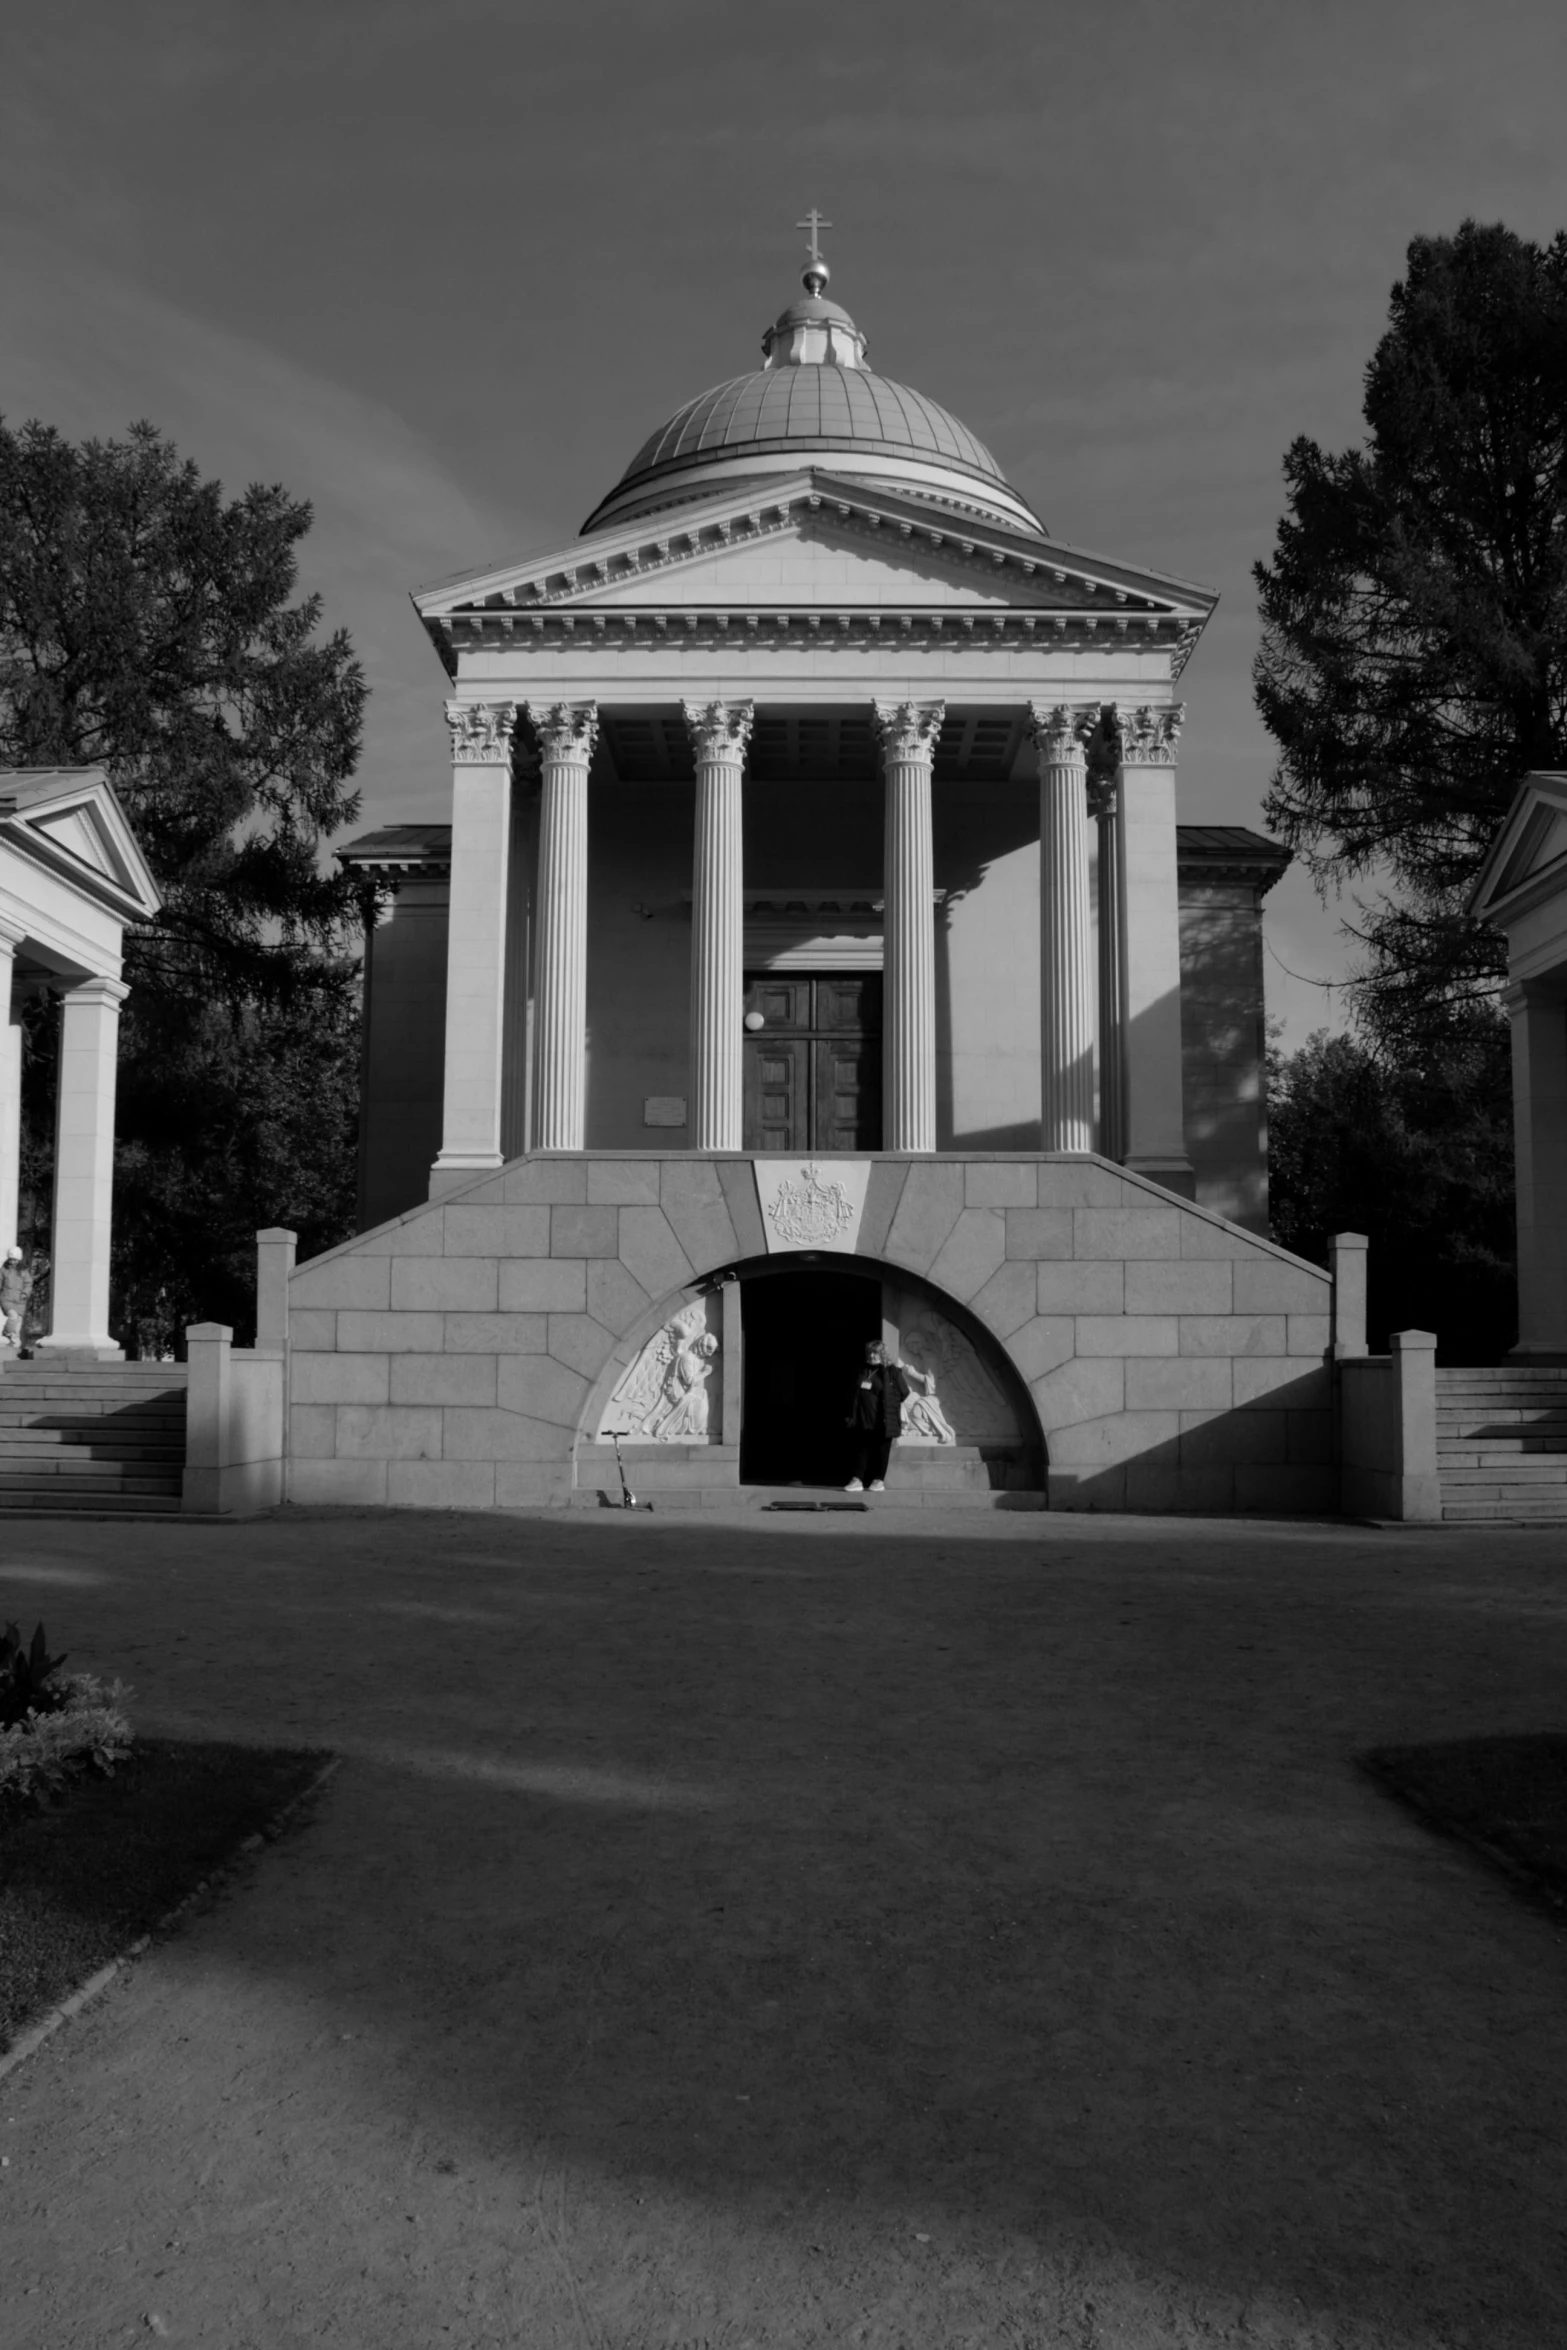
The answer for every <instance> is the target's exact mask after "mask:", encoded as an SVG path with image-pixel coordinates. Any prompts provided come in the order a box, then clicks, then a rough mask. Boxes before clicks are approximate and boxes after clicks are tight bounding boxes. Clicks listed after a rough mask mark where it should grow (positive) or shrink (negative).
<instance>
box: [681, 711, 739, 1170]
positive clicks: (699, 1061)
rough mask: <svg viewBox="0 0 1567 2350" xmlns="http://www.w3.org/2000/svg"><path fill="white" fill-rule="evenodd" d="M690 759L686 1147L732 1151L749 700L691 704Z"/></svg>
mask: <svg viewBox="0 0 1567 2350" xmlns="http://www.w3.org/2000/svg"><path fill="white" fill-rule="evenodd" d="M685 713H686V724H687V726H688V727H689V728H690V730H691V744H692V749H693V752H694V754H695V759H696V838H695V846H694V851H693V856H692V868H691V1109H690V1134H691V1143H692V1148H693V1149H695V1150H699V1151H737V1150H739V1148H740V1146H741V1142H742V1139H743V1125H744V1107H743V1092H744V1077H745V1062H744V1049H743V1048H744V1036H745V1032H744V1028H743V1026H742V1024H741V1022H742V1007H743V1000H744V994H745V970H744V959H745V927H744V926H745V909H744V900H743V896H742V884H743V879H744V862H743V851H742V822H743V813H744V790H745V753H746V745H747V743H748V742H749V741H750V739H751V720H752V716H753V712H752V707H751V704H750V703H749V702H687V704H686V706H685Z"/></svg>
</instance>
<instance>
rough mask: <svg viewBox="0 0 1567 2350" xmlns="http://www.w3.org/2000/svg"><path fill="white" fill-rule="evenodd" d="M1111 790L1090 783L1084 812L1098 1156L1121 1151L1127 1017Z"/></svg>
mask: <svg viewBox="0 0 1567 2350" xmlns="http://www.w3.org/2000/svg"><path fill="white" fill-rule="evenodd" d="M1116 797H1117V794H1116V788H1115V784H1114V781H1113V780H1112V779H1110V778H1109V777H1107V778H1106V779H1105V780H1104V781H1103V782H1101V783H1094V784H1090V786H1089V791H1088V813H1089V814H1090V816H1092V818H1093V820H1094V826H1095V831H1096V834H1097V842H1096V845H1097V847H1098V851H1099V1155H1100V1157H1101V1158H1105V1159H1119V1158H1122V1157H1124V1156H1125V1152H1126V1019H1125V1013H1124V1011H1123V1008H1122V1004H1121V834H1120V829H1119V827H1118V825H1117V822H1116Z"/></svg>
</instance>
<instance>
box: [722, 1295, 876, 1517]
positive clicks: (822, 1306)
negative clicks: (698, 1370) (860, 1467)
mask: <svg viewBox="0 0 1567 2350" xmlns="http://www.w3.org/2000/svg"><path fill="white" fill-rule="evenodd" d="M740 1325H741V1331H742V1335H743V1339H744V1345H745V1374H744V1376H745V1393H744V1404H743V1411H742V1420H741V1432H740V1481H741V1483H742V1484H743V1485H842V1484H843V1483H844V1481H845V1480H846V1478H847V1477H848V1475H849V1431H848V1429H847V1428H846V1427H845V1425H844V1422H845V1420H846V1418H847V1417H848V1411H849V1402H850V1397H851V1394H852V1391H853V1387H854V1377H855V1373H856V1371H857V1370H858V1368H859V1366H860V1364H861V1363H862V1362H863V1361H864V1360H865V1347H866V1342H867V1341H868V1340H870V1339H873V1338H875V1339H879V1338H880V1336H881V1334H882V1322H881V1276H880V1272H879V1271H878V1272H877V1273H875V1274H870V1275H867V1274H864V1273H840V1272H837V1271H832V1272H828V1271H827V1270H826V1269H825V1268H824V1269H822V1270H820V1271H818V1270H817V1269H816V1268H815V1267H813V1268H812V1269H811V1270H810V1271H809V1272H798V1273H769V1274H765V1275H763V1276H762V1277H761V1278H759V1279H756V1280H750V1281H742V1282H741V1284H740Z"/></svg>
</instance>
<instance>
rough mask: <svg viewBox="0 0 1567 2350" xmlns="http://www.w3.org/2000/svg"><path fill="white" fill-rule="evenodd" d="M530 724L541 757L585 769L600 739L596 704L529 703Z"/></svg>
mask: <svg viewBox="0 0 1567 2350" xmlns="http://www.w3.org/2000/svg"><path fill="white" fill-rule="evenodd" d="M528 721H529V724H530V725H531V726H532V728H533V731H534V733H535V734H536V735H537V736H538V738H539V756H540V757H541V758H542V759H545V760H555V761H572V762H577V761H580V763H581V764H582V765H583V766H584V767H585V766H586V765H587V764H588V762H589V760H590V759H591V758H592V756H593V747H594V745H595V744H596V743H597V741H598V738H599V711H598V704H597V702H530V703H529V704H528Z"/></svg>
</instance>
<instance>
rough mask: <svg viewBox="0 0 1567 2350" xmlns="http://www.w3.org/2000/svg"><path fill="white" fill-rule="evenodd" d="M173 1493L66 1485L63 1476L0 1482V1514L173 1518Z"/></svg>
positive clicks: (175, 1509) (176, 1512)
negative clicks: (48, 1481) (39, 1481)
mask: <svg viewBox="0 0 1567 2350" xmlns="http://www.w3.org/2000/svg"><path fill="white" fill-rule="evenodd" d="M177 1502H178V1488H177V1487H176V1488H175V1490H174V1492H173V1493H167V1492H157V1493H114V1492H109V1493H106V1492H105V1491H104V1490H103V1488H102V1487H101V1486H74V1487H73V1486H70V1485H67V1484H66V1483H65V1481H64V1479H63V1478H60V1479H56V1480H55V1481H54V1482H52V1483H51V1484H48V1485H37V1486H0V1517H29V1518H63V1517H75V1516H78V1515H82V1514H86V1515H90V1516H94V1517H100V1518H177V1517H179V1516H180V1515H181V1512H180V1510H179V1508H178V1507H177V1506H174V1507H171V1506H170V1505H171V1503H173V1504H176V1505H177Z"/></svg>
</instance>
